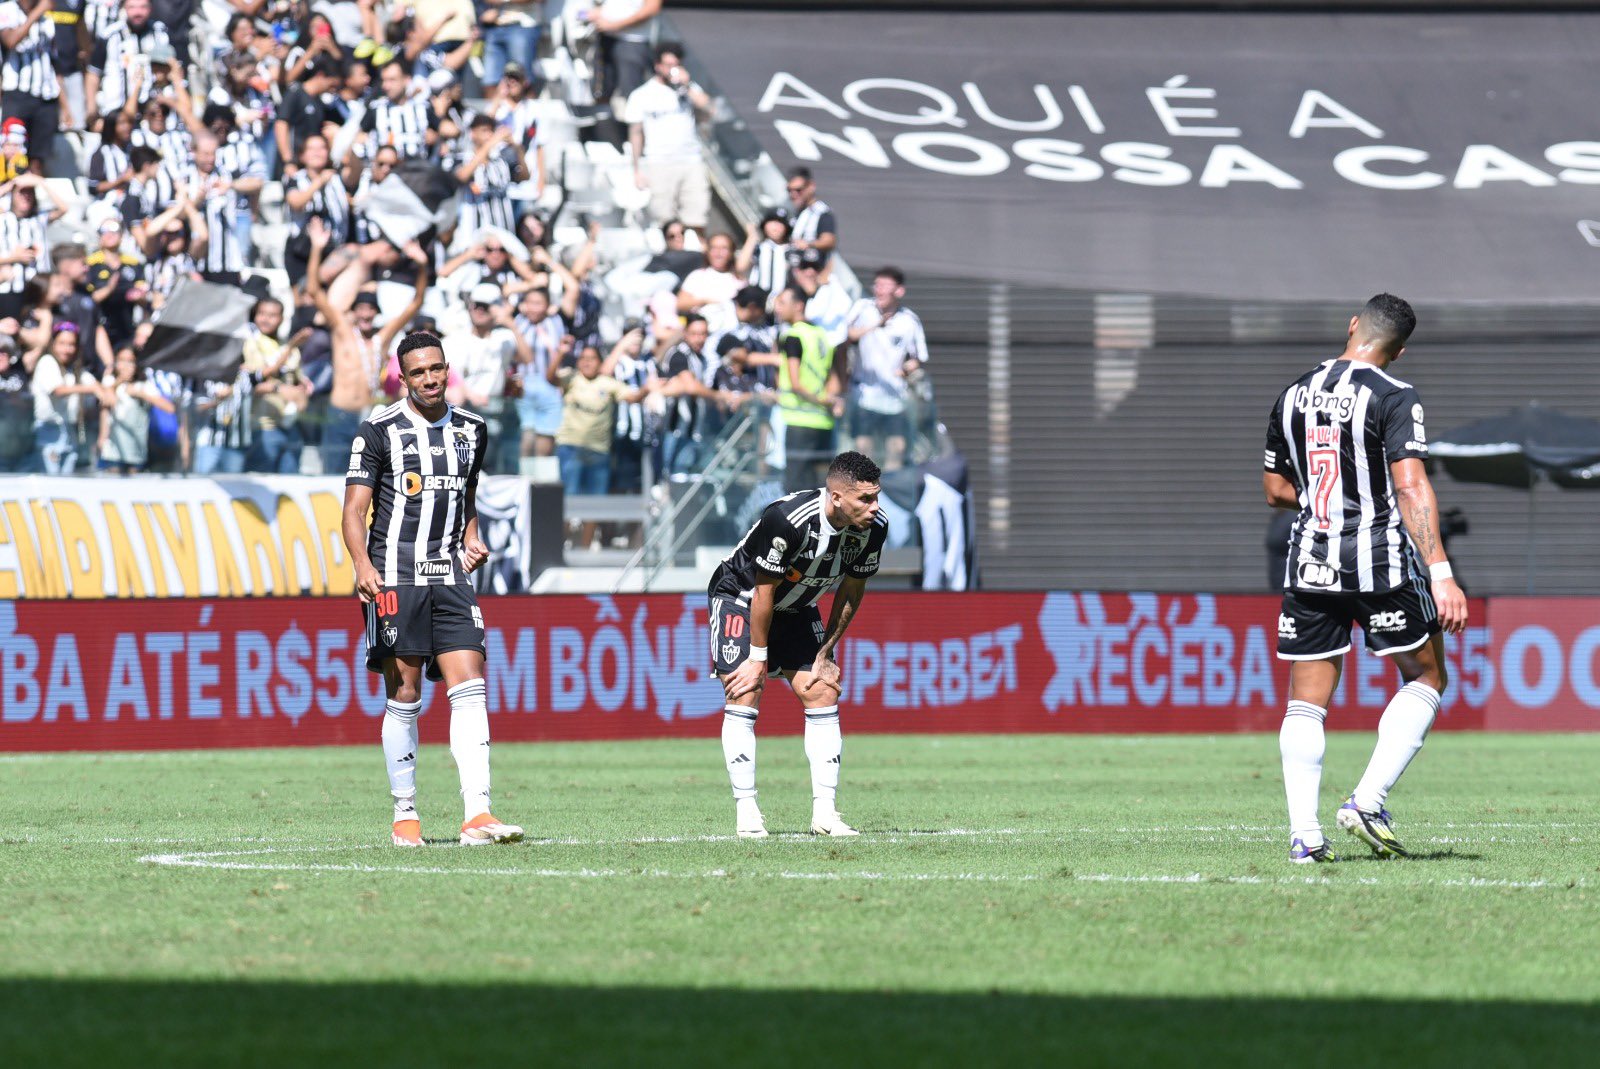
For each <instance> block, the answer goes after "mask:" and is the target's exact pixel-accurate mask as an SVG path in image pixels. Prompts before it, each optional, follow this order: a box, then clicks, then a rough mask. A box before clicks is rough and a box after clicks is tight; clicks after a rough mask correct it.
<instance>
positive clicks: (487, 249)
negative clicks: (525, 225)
mask: <svg viewBox="0 0 1600 1069" xmlns="http://www.w3.org/2000/svg"><path fill="white" fill-rule="evenodd" d="M483 251H484V252H505V251H506V250H504V249H502V248H501V247H500V246H498V245H485V246H484V247H483Z"/></svg>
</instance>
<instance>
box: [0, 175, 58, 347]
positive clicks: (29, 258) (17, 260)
mask: <svg viewBox="0 0 1600 1069" xmlns="http://www.w3.org/2000/svg"><path fill="white" fill-rule="evenodd" d="M39 183H40V179H39V176H38V175H35V174H25V175H23V176H21V177H20V178H15V179H13V180H12V181H11V182H10V183H9V186H10V191H11V196H10V198H9V203H8V204H7V211H6V212H5V213H4V214H0V270H3V269H4V268H5V267H9V268H10V270H9V271H7V272H6V275H5V279H4V281H0V318H13V319H14V318H19V317H20V316H21V315H22V311H23V301H22V293H23V289H24V288H25V287H26V286H27V284H28V283H29V282H31V281H32V280H33V278H34V276H36V275H38V274H39V273H40V272H41V271H48V270H50V247H49V245H48V244H47V243H46V241H45V228H46V226H47V225H48V224H49V222H50V218H51V216H49V215H43V214H40V212H39ZM51 214H52V215H53V216H59V215H61V211H60V209H57V210H56V211H55V212H53V213H51Z"/></svg>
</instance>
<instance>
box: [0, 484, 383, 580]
mask: <svg viewBox="0 0 1600 1069" xmlns="http://www.w3.org/2000/svg"><path fill="white" fill-rule="evenodd" d="M343 501H344V480H342V479H337V478H312V477H303V476H260V477H248V478H244V477H241V478H222V479H203V478H188V479H152V478H123V479H64V478H52V477H49V476H27V477H22V478H6V479H3V480H0V599H10V598H149V597H155V598H166V597H190V598H193V597H241V596H246V595H294V594H313V595H328V594H332V595H340V594H350V593H353V592H354V590H355V579H354V572H353V570H352V568H351V566H350V558H349V554H347V553H346V552H345V548H344V540H343V537H342V536H341V534H340V516H341V510H342V507H343Z"/></svg>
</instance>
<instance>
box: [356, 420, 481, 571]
mask: <svg viewBox="0 0 1600 1069" xmlns="http://www.w3.org/2000/svg"><path fill="white" fill-rule="evenodd" d="M488 447H489V429H488V426H487V425H486V424H485V423H484V422H483V417H482V416H478V415H476V414H474V413H472V412H468V411H467V410H466V409H463V408H457V407H455V406H454V405H449V406H446V410H445V416H444V418H443V419H441V420H440V421H439V422H437V423H429V422H428V421H427V420H425V419H423V418H422V416H421V415H420V414H419V413H418V412H417V411H416V409H414V408H412V407H411V403H410V402H409V401H405V400H402V401H398V402H396V403H395V404H392V405H390V406H389V407H388V408H385V409H382V410H381V411H379V412H378V413H376V414H375V415H374V416H373V417H372V418H371V419H369V420H367V421H366V422H364V423H362V424H361V430H360V431H359V432H358V433H357V434H356V437H355V440H354V441H353V442H351V443H350V470H349V471H348V472H346V473H345V485H346V486H370V487H372V488H373V495H372V502H373V513H372V526H371V528H370V530H369V532H368V534H367V556H368V557H370V558H371V559H372V566H373V567H374V568H376V569H377V570H378V575H379V576H380V577H382V579H383V585H384V586H428V585H431V584H443V585H446V586H454V585H456V584H459V583H466V582H469V580H468V578H467V575H466V572H465V571H463V569H462V567H461V548H462V541H463V538H464V536H465V532H466V527H467V521H468V520H469V519H470V518H471V512H470V509H471V501H472V495H473V493H474V492H475V490H476V489H477V485H478V474H479V472H481V471H482V470H483V458H484V455H485V454H486V453H487V451H488Z"/></svg>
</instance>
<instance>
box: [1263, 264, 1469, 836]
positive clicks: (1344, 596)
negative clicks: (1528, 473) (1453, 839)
mask: <svg viewBox="0 0 1600 1069" xmlns="http://www.w3.org/2000/svg"><path fill="white" fill-rule="evenodd" d="M1416 325H1417V317H1416V315H1415V314H1414V313H1413V312H1412V311H1411V306H1410V305H1409V304H1407V303H1406V302H1405V301H1403V300H1401V299H1400V298H1398V297H1394V296H1391V295H1390V294H1387V293H1380V294H1379V295H1378V296H1376V297H1374V298H1372V300H1370V301H1368V302H1367V304H1366V307H1365V308H1363V309H1362V310H1361V313H1360V314H1359V315H1356V316H1353V317H1351V319H1350V328H1349V336H1348V341H1347V343H1346V345H1345V350H1344V353H1343V354H1342V355H1340V356H1339V357H1337V358H1335V359H1332V360H1327V361H1324V362H1323V363H1321V364H1319V365H1317V367H1315V368H1313V369H1312V370H1311V371H1309V372H1307V373H1306V374H1304V375H1302V376H1301V377H1300V378H1298V379H1296V380H1295V382H1294V383H1293V384H1292V385H1291V386H1290V387H1289V388H1288V389H1286V390H1285V391H1284V392H1283V393H1282V394H1281V395H1279V397H1278V402H1277V404H1275V405H1273V407H1272V419H1271V421H1270V422H1269V423H1268V424H1267V450H1266V472H1265V474H1264V475H1263V477H1262V483H1263V487H1264V489H1265V491H1266V495H1267V503H1268V504H1270V505H1271V506H1272V507H1274V508H1281V509H1294V510H1297V511H1298V512H1299V517H1298V518H1297V519H1296V520H1295V523H1294V528H1293V530H1292V532H1291V534H1290V537H1289V557H1288V562H1287V566H1286V568H1285V570H1284V577H1283V587H1284V594H1283V609H1282V612H1281V613H1280V614H1279V616H1278V656H1279V657H1280V658H1282V659H1284V660H1287V661H1289V662H1291V664H1290V669H1289V703H1288V708H1287V710H1286V712H1285V714H1284V718H1283V728H1282V730H1281V732H1280V733H1279V736H1278V744H1279V749H1280V751H1281V753H1282V757H1283V784H1284V793H1285V794H1286V796H1287V798H1288V803H1289V825H1290V836H1291V838H1290V844H1289V859H1290V860H1291V861H1294V862H1296V863H1300V864H1310V863H1315V862H1319V861H1334V860H1337V859H1336V858H1335V857H1334V855H1333V852H1332V851H1331V850H1330V849H1329V848H1328V845H1327V843H1326V842H1325V841H1324V840H1323V837H1322V826H1321V824H1320V823H1319V822H1318V820H1317V791H1318V789H1319V788H1320V787H1321V784H1322V755H1323V749H1324V740H1323V730H1322V725H1323V721H1324V719H1326V717H1327V715H1328V702H1329V699H1331V698H1332V697H1333V691H1334V688H1335V687H1336V686H1338V683H1339V673H1340V670H1341V668H1342V666H1343V661H1344V654H1345V652H1346V651H1348V650H1349V649H1350V627H1351V623H1352V621H1356V622H1359V623H1360V624H1361V627H1362V630H1363V632H1364V633H1365V634H1366V643H1367V649H1369V650H1371V651H1372V652H1373V653H1375V654H1377V655H1378V656H1380V657H1390V658H1392V659H1393V661H1394V665H1395V667H1396V668H1398V669H1399V670H1400V676H1401V678H1402V679H1403V680H1404V685H1403V686H1402V687H1401V688H1400V691H1399V693H1397V694H1396V695H1395V696H1394V698H1392V699H1391V700H1390V702H1389V705H1388V707H1387V708H1386V709H1385V710H1384V712H1383V719H1382V720H1380V721H1379V723H1378V743H1377V746H1376V747H1375V748H1374V749H1373V751H1372V760H1371V761H1370V762H1369V763H1368V765H1367V770H1366V773H1365V774H1364V775H1363V776H1362V777H1361V781H1360V782H1359V783H1358V784H1357V785H1356V789H1355V791H1354V793H1352V794H1351V795H1350V797H1349V799H1348V800H1347V801H1346V802H1345V803H1344V805H1342V806H1341V807H1340V808H1339V812H1338V816H1337V822H1338V825H1339V827H1341V828H1344V829H1345V830H1346V831H1348V832H1350V833H1351V834H1352V835H1355V836H1357V837H1358V838H1360V839H1363V840H1365V841H1366V843H1367V845H1368V846H1370V847H1371V848H1372V850H1373V852H1374V853H1375V854H1377V855H1378V856H1379V857H1404V856H1405V855H1406V851H1405V848H1404V847H1403V846H1401V844H1400V840H1399V839H1398V838H1397V837H1396V835H1395V832H1394V822H1393V818H1392V817H1391V816H1390V814H1389V811H1388V809H1386V808H1385V807H1384V803H1385V801H1386V800H1387V799H1388V797H1389V791H1390V790H1392V789H1393V788H1394V785H1395V784H1396V783H1397V782H1398V781H1399V779H1400V776H1401V774H1402V773H1404V772H1405V770H1406V766H1407V765H1409V764H1410V763H1411V759H1412V758H1413V757H1415V756H1416V755H1417V751H1418V750H1420V749H1421V748H1422V742H1423V740H1424V739H1425V738H1426V737H1427V735H1428V729H1429V727H1431V726H1432V724H1433V718H1434V716H1435V714H1437V713H1438V711H1439V701H1440V695H1442V694H1443V693H1444V688H1445V683H1446V682H1447V680H1446V676H1445V663H1444V637H1443V635H1442V634H1441V630H1442V631H1443V632H1448V633H1451V634H1454V633H1456V632H1459V631H1460V630H1461V629H1462V628H1463V627H1465V626H1466V623H1467V600H1466V596H1465V595H1464V594H1462V592H1461V588H1460V586H1458V585H1457V584H1456V581H1455V580H1454V579H1453V578H1452V577H1451V571H1450V562H1449V561H1448V560H1447V559H1446V558H1445V552H1444V545H1443V543H1442V542H1441V541H1440V539H1439V507H1438V503H1437V501H1436V500H1435V499H1434V495H1433V487H1432V486H1431V485H1430V484H1429V482H1428V475H1427V472H1426V471H1425V470H1424V469H1423V460H1424V459H1425V458H1426V457H1427V455H1428V442H1427V437H1426V434H1425V431H1424V429H1423V414H1422V403H1421V401H1419V400H1418V398H1417V391H1416V390H1415V389H1413V388H1412V387H1411V386H1410V385H1409V384H1407V383H1404V382H1401V381H1400V380H1399V379H1397V378H1395V377H1394V376H1392V375H1390V374H1389V367H1390V365H1392V364H1393V363H1394V362H1395V361H1397V360H1399V359H1400V357H1401V356H1402V355H1403V354H1404V353H1405V343H1406V339H1407V338H1408V337H1410V336H1411V331H1412V330H1413V329H1414V328H1415V327H1416ZM1402 526H1404V528H1405V534H1406V535H1409V536H1410V537H1409V541H1407V539H1406V538H1405V537H1403V536H1402V534H1401V530H1400V529H1401V527H1402Z"/></svg>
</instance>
